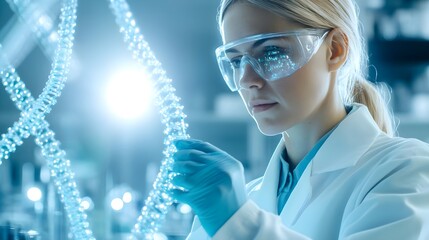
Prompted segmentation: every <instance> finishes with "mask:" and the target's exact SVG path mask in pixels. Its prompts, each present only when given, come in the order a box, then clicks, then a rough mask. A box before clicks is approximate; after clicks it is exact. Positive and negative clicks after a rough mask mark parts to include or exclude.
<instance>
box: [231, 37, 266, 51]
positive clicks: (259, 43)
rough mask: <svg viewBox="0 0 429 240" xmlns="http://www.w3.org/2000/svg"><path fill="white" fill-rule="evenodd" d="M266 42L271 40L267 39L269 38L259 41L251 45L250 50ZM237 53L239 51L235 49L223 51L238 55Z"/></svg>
mask: <svg viewBox="0 0 429 240" xmlns="http://www.w3.org/2000/svg"><path fill="white" fill-rule="evenodd" d="M268 40H271V39H269V38H265V39H260V40H258V41H256V42H254V43H253V45H252V48H255V47H258V46H260V45H262V44H263V43H264V42H266V41H268ZM238 52H239V51H238V50H237V49H235V48H230V49H227V50H225V53H238Z"/></svg>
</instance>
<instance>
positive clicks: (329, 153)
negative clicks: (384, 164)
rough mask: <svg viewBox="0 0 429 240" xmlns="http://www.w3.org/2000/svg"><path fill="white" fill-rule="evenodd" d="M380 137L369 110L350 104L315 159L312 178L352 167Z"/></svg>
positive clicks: (360, 105) (359, 105)
mask: <svg viewBox="0 0 429 240" xmlns="http://www.w3.org/2000/svg"><path fill="white" fill-rule="evenodd" d="M380 133H381V130H380V128H379V127H378V126H377V124H376V123H375V121H374V119H373V118H372V116H371V113H370V112H369V111H368V108H367V107H366V106H365V105H362V104H357V103H356V104H353V109H352V110H351V112H350V113H349V114H348V115H347V116H346V118H344V119H343V120H342V121H341V122H340V123H339V125H338V127H337V128H336V129H335V130H334V131H333V132H332V134H331V136H329V138H328V139H327V140H326V142H325V143H324V144H323V146H322V147H321V148H320V150H319V151H318V152H317V154H316V155H315V156H314V158H313V161H312V162H313V164H312V165H311V167H312V169H311V175H315V174H320V173H325V172H331V171H335V170H339V169H343V168H347V167H351V166H354V165H355V164H356V163H357V161H358V160H359V158H360V157H361V156H362V155H363V154H364V153H365V152H366V151H367V150H368V149H369V147H370V146H371V145H372V143H373V142H374V141H375V139H376V137H377V136H378V135H379V134H380Z"/></svg>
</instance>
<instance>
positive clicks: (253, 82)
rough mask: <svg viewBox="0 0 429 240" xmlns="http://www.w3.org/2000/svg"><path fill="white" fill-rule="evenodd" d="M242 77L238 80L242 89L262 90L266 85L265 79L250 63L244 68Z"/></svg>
mask: <svg viewBox="0 0 429 240" xmlns="http://www.w3.org/2000/svg"><path fill="white" fill-rule="evenodd" d="M240 75H241V76H240V77H239V80H238V86H239V87H240V89H250V88H257V89H260V88H262V87H263V86H264V84H265V79H263V78H262V77H261V76H259V74H258V73H257V72H256V71H255V70H254V69H253V67H252V65H251V64H250V63H245V65H244V66H242V73H241V74H240Z"/></svg>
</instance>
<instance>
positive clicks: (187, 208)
mask: <svg viewBox="0 0 429 240" xmlns="http://www.w3.org/2000/svg"><path fill="white" fill-rule="evenodd" d="M177 210H178V211H179V212H180V213H181V214H188V213H190V212H191V211H192V208H191V206H189V205H188V204H184V203H180V204H179V205H177Z"/></svg>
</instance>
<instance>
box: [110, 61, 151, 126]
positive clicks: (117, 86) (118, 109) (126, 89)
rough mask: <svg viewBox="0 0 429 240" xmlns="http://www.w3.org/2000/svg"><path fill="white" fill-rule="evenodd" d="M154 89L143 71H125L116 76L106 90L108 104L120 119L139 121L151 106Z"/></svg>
mask: <svg viewBox="0 0 429 240" xmlns="http://www.w3.org/2000/svg"><path fill="white" fill-rule="evenodd" d="M152 96H153V88H152V85H151V83H150V81H149V78H148V76H147V74H146V73H145V72H144V71H143V70H136V69H131V70H125V71H119V72H118V73H116V74H114V75H113V77H112V79H111V81H110V82H109V83H108V85H107V88H106V102H107V104H108V106H109V108H110V110H111V111H112V112H113V113H114V114H115V115H116V116H118V117H119V118H122V119H127V120H132V119H138V118H140V117H142V116H143V114H144V113H145V112H146V111H147V110H148V108H149V107H150V106H151V100H152Z"/></svg>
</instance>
